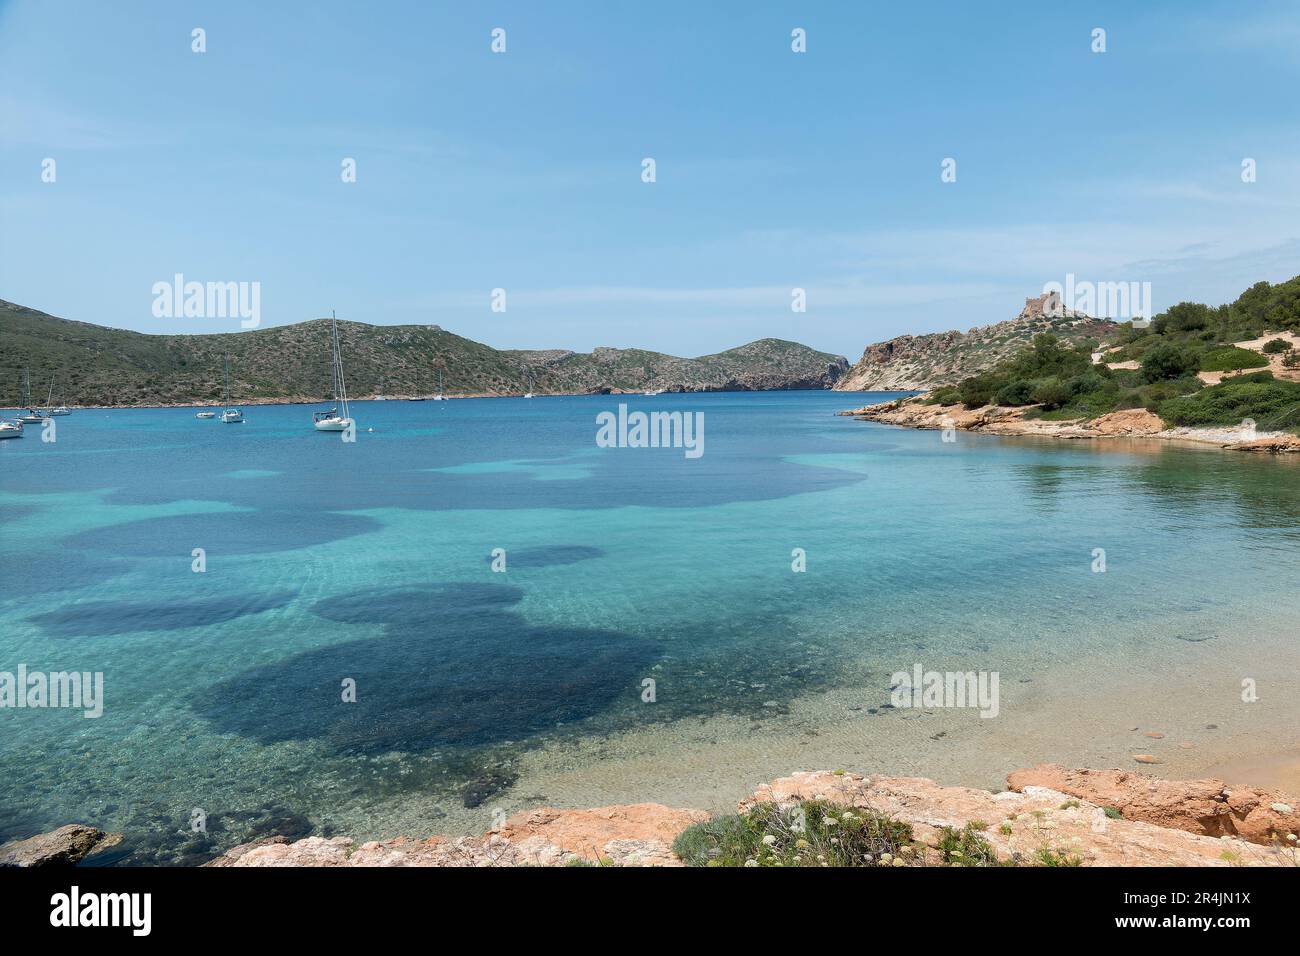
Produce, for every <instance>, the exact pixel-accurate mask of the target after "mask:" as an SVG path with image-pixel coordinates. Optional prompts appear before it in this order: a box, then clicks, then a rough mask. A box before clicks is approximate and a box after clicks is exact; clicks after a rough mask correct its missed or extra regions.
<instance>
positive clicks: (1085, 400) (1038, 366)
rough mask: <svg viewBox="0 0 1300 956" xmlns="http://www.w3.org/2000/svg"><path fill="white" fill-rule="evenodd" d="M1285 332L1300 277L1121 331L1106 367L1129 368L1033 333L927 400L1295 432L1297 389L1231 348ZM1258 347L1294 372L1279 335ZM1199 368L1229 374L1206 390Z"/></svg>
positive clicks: (1262, 362) (1182, 308)
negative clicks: (1135, 414) (1141, 412)
mask: <svg viewBox="0 0 1300 956" xmlns="http://www.w3.org/2000/svg"><path fill="white" fill-rule="evenodd" d="M1284 330H1290V331H1295V330H1300V276H1297V277H1296V278H1294V279H1290V280H1288V281H1287V282H1282V283H1278V284H1277V285H1270V284H1269V283H1267V282H1260V283H1257V284H1255V285H1253V286H1251V287H1250V288H1249V289H1247V290H1246V291H1245V292H1244V293H1242V295H1241V296H1240V297H1239V298H1238V299H1237V300H1236V301H1235V302H1232V303H1230V304H1227V305H1222V306H1219V307H1217V308H1213V307H1210V306H1207V305H1202V304H1199V303H1194V302H1180V303H1179V304H1178V305H1175V306H1172V307H1171V308H1169V309H1168V310H1167V311H1165V312H1162V313H1161V314H1160V315H1157V316H1156V317H1155V318H1154V320H1153V321H1152V322H1151V325H1150V327H1149V328H1145V329H1142V328H1134V327H1133V325H1132V323H1128V324H1126V325H1124V326H1123V327H1122V328H1121V331H1120V333H1119V337H1118V339H1117V342H1116V344H1117V345H1118V348H1117V349H1115V350H1112V351H1107V353H1106V355H1105V361H1106V363H1109V364H1121V363H1136V364H1137V367H1136V368H1109V367H1107V364H1101V363H1097V364H1094V363H1093V361H1092V357H1091V354H1092V352H1093V350H1094V349H1095V348H1098V347H1100V346H1099V345H1098V343H1096V342H1087V341H1084V342H1079V343H1073V344H1072V343H1067V342H1063V341H1061V340H1060V339H1059V338H1057V337H1056V336H1054V335H1050V334H1040V335H1037V336H1035V337H1034V340H1033V341H1032V342H1031V343H1030V345H1029V346H1028V347H1027V348H1025V349H1023V350H1021V351H1020V352H1018V353H1017V354H1016V355H1014V356H1012V357H1011V358H1009V359H1005V360H1003V361H1002V362H999V363H998V364H997V365H996V366H994V367H993V368H991V369H989V370H988V371H985V372H982V373H980V374H978V375H973V376H970V377H968V378H966V379H963V380H962V381H961V382H959V383H958V384H956V385H953V386H949V387H945V388H940V389H936V390H935V391H934V392H933V393H932V394H931V395H930V397H929V399H928V401H930V402H937V403H941V404H952V403H954V402H961V403H963V404H964V405H966V406H967V407H968V408H978V407H980V406H983V405H989V404H996V405H1010V406H1034V407H1033V408H1031V409H1029V411H1028V412H1026V415H1027V416H1029V417H1034V416H1041V417H1043V418H1049V419H1057V420H1065V419H1077V418H1095V417H1097V416H1099V415H1104V414H1107V413H1108V412H1112V411H1116V410H1119V409H1126V408H1146V409H1148V410H1149V411H1151V412H1154V413H1155V414H1157V415H1159V416H1160V417H1161V419H1163V420H1164V421H1165V422H1166V423H1168V424H1170V425H1203V426H1209V425H1238V424H1240V423H1241V422H1242V421H1243V420H1244V419H1247V418H1249V419H1253V420H1254V421H1255V423H1256V425H1257V427H1258V428H1260V429H1262V430H1280V429H1295V428H1297V427H1300V383H1298V382H1292V381H1283V380H1280V379H1277V378H1275V377H1274V376H1273V374H1272V372H1269V371H1252V370H1255V369H1264V368H1267V367H1268V364H1269V361H1268V358H1267V356H1266V355H1262V354H1260V352H1257V351H1254V350H1252V349H1244V348H1239V347H1237V346H1236V345H1234V344H1233V343H1234V342H1241V341H1248V340H1252V339H1259V338H1261V337H1263V336H1265V335H1267V334H1269V333H1270V332H1279V331H1284ZM1265 349H1266V351H1267V352H1268V354H1276V355H1282V356H1283V358H1282V364H1283V366H1284V367H1286V368H1296V367H1300V357H1297V355H1296V350H1294V349H1293V348H1292V347H1291V344H1290V342H1289V341H1287V340H1286V339H1283V338H1276V339H1271V340H1269V342H1267V343H1266V345H1265ZM1198 372H1223V373H1227V374H1226V375H1225V376H1224V378H1223V381H1222V382H1220V383H1219V384H1215V385H1207V384H1206V383H1205V382H1204V381H1202V380H1201V379H1200V378H1199V377H1198V376H1197V373H1198Z"/></svg>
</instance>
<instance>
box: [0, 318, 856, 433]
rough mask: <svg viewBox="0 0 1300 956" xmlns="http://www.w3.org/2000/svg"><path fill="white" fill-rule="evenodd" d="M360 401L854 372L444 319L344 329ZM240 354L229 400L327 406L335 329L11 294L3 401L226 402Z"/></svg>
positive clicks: (780, 344)
mask: <svg viewBox="0 0 1300 956" xmlns="http://www.w3.org/2000/svg"><path fill="white" fill-rule="evenodd" d="M339 336H340V339H341V342H342V349H343V362H344V366H345V370H346V373H347V382H348V393H349V395H350V396H355V397H358V398H360V397H364V396H367V395H374V394H378V393H380V391H381V389H382V392H383V393H384V394H386V395H390V396H394V397H405V396H417V395H432V394H435V393H436V392H437V391H438V376H439V373H441V374H442V390H443V392H444V393H445V394H447V395H519V394H523V393H524V392H526V391H529V390H530V389H531V390H532V391H533V392H536V393H537V394H539V395H540V394H547V393H564V394H571V393H598V392H632V391H638V392H639V391H645V390H647V389H665V390H667V391H744V390H758V389H791V388H830V387H831V386H832V385H834V384H835V382H836V380H837V379H838V378H839V377H840V376H841V375H842V374H843V373H844V372H845V371H846V370H847V368H848V362H847V360H845V359H844V358H843V357H841V356H837V355H830V354H828V353H826V352H818V351H815V350H813V349H810V348H808V347H807V346H804V345H799V344H798V343H796V342H786V341H783V340H780V339H761V340H759V341H757V342H751V343H750V344H748V345H743V346H740V347H739V348H735V349H729V350H728V351H725V352H719V353H717V354H716V355H703V356H700V357H699V358H679V357H677V356H673V355H665V354H663V353H661V352H648V351H643V350H641V349H607V348H599V349H596V350H595V351H593V352H590V353H578V352H569V351H564V350H549V351H523V350H499V349H494V348H491V347H490V346H487V345H483V344H482V343H480V342H474V341H472V340H470V339H467V338H463V337H461V336H459V335H455V334H453V333H451V332H447V331H445V330H443V329H441V328H439V327H438V326H436V325H366V324H364V323H361V322H340V323H339ZM224 354H229V356H230V375H231V398H232V400H233V401H238V402H252V401H317V400H320V399H323V398H327V397H328V395H327V392H328V390H329V383H330V370H329V355H330V349H329V321H328V320H327V319H315V320H313V321H310V322H301V323H298V324H297V325H285V326H276V327H274V328H267V329H257V330H254V331H248V332H231V333H224V334H216V335H146V334H144V333H141V332H129V331H125V330H123V329H110V328H105V327H103V326H98V325H91V324H89V323H86V322H72V321H69V320H67V319H60V318H56V317H55V316H52V315H47V314H46V313H44V312H38V311H37V310H35V309H29V308H27V307H25V306H21V305H15V304H13V303H11V302H6V301H4V300H3V299H0V406H9V407H12V406H14V405H17V404H18V402H19V400H20V389H21V381H22V373H23V370H24V369H27V368H30V369H31V378H32V393H33V394H32V397H33V400H34V401H36V402H37V403H38V404H40V403H43V402H44V401H45V397H46V394H47V393H48V389H49V383H50V380H51V378H53V379H54V380H55V383H56V384H55V394H54V401H55V402H56V403H60V402H62V403H67V404H69V405H162V404H172V403H186V402H196V403H205V402H214V401H219V400H220V398H221V378H222V371H221V369H222V356H223V355H224Z"/></svg>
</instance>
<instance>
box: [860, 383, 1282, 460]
mask: <svg viewBox="0 0 1300 956" xmlns="http://www.w3.org/2000/svg"><path fill="white" fill-rule="evenodd" d="M924 398H925V396H924V395H913V396H910V397H908V398H899V399H894V400H893V401H890V402H882V403H880V404H878V405H866V406H863V407H862V408H855V409H852V410H850V411H844V412H840V414H841V415H851V416H852V417H854V418H857V419H858V420H860V421H871V422H880V423H882V424H885V425H900V426H902V427H904V428H922V429H935V430H941V429H945V428H952V429H956V430H957V431H970V432H983V433H984V434H987V435H1037V436H1041V437H1047V438H1077V439H1084V438H1160V439H1172V440H1181V441H1195V442H1201V443H1204V444H1212V445H1220V446H1222V447H1224V448H1232V449H1236V450H1238V451H1260V452H1271V453H1273V454H1283V453H1287V452H1300V438H1297V437H1296V436H1295V435H1292V434H1290V433H1288V432H1250V431H1247V430H1246V429H1244V428H1166V427H1165V424H1164V422H1162V421H1161V420H1160V417H1159V416H1158V415H1155V414H1154V413H1152V412H1149V411H1147V410H1146V409H1145V408H1126V409H1121V410H1120V411H1116V412H1111V413H1109V414H1107V415H1101V416H1099V417H1097V418H1093V419H1076V420H1073V421H1061V422H1055V421H1044V420H1042V419H1040V418H1025V412H1026V411H1028V409H1029V408H1030V407H1034V406H1024V407H1015V408H1012V407H1008V406H1004V405H985V406H983V407H982V408H966V406H964V405H961V404H956V405H927V404H926V403H925V401H924Z"/></svg>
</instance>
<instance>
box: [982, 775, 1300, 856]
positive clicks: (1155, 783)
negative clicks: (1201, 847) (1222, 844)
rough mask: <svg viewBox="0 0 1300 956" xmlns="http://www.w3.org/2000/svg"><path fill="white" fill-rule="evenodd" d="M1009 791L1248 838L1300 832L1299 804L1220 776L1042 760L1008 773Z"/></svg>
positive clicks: (1264, 840) (1283, 837) (1282, 837)
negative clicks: (1058, 796) (1162, 774)
mask: <svg viewBox="0 0 1300 956" xmlns="http://www.w3.org/2000/svg"><path fill="white" fill-rule="evenodd" d="M1007 785H1008V786H1009V787H1011V789H1012V790H1026V789H1027V788H1030V787H1050V788H1051V789H1053V790H1059V791H1060V792H1062V793H1068V794H1069V795H1070V796H1072V797H1078V798H1079V799H1081V800H1087V801H1089V802H1090V803H1094V804H1097V805H1099V806H1104V807H1113V808H1115V809H1116V810H1118V811H1119V812H1120V813H1121V814H1123V816H1124V819H1125V820H1142V821H1145V822H1146V823H1153V824H1155V825H1156V826H1160V827H1171V828H1174V829H1178V830H1186V831H1187V832H1188V833H1199V834H1203V835H1205V836H1211V837H1220V836H1234V837H1240V838H1241V839H1243V840H1248V841H1249V842H1251V843H1261V844H1265V845H1269V844H1272V843H1277V842H1279V841H1281V842H1287V836H1288V835H1292V836H1295V835H1298V834H1300V805H1297V804H1296V803H1295V802H1294V798H1292V797H1289V796H1287V795H1285V794H1282V793H1278V792H1277V791H1270V790H1258V789H1256V788H1254V787H1236V786H1229V785H1228V784H1226V783H1224V782H1223V781H1222V780H1213V779H1208V780H1161V779H1159V778H1156V777H1148V776H1146V775H1144V774H1140V773H1130V772H1129V771H1127V770H1070V769H1067V768H1065V767H1058V766H1057V765H1056V764H1050V763H1048V764H1040V765H1039V766H1037V767H1033V768H1030V769H1029V770H1017V771H1016V772H1015V773H1013V774H1010V775H1009V776H1008V777H1007Z"/></svg>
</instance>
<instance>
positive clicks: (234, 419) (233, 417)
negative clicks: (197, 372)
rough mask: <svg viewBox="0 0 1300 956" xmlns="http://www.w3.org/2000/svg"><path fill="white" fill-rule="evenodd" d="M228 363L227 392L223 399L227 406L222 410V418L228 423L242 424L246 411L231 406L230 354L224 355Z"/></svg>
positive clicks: (226, 363) (223, 403)
mask: <svg viewBox="0 0 1300 956" xmlns="http://www.w3.org/2000/svg"><path fill="white" fill-rule="evenodd" d="M224 359H225V365H226V394H225V397H224V398H223V400H222V405H224V406H225V408H224V409H223V410H222V412H221V420H222V421H223V422H225V423H226V424H227V425H242V424H243V423H244V413H243V412H241V411H240V410H239V409H237V408H231V406H230V356H229V355H226V356H224Z"/></svg>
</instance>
